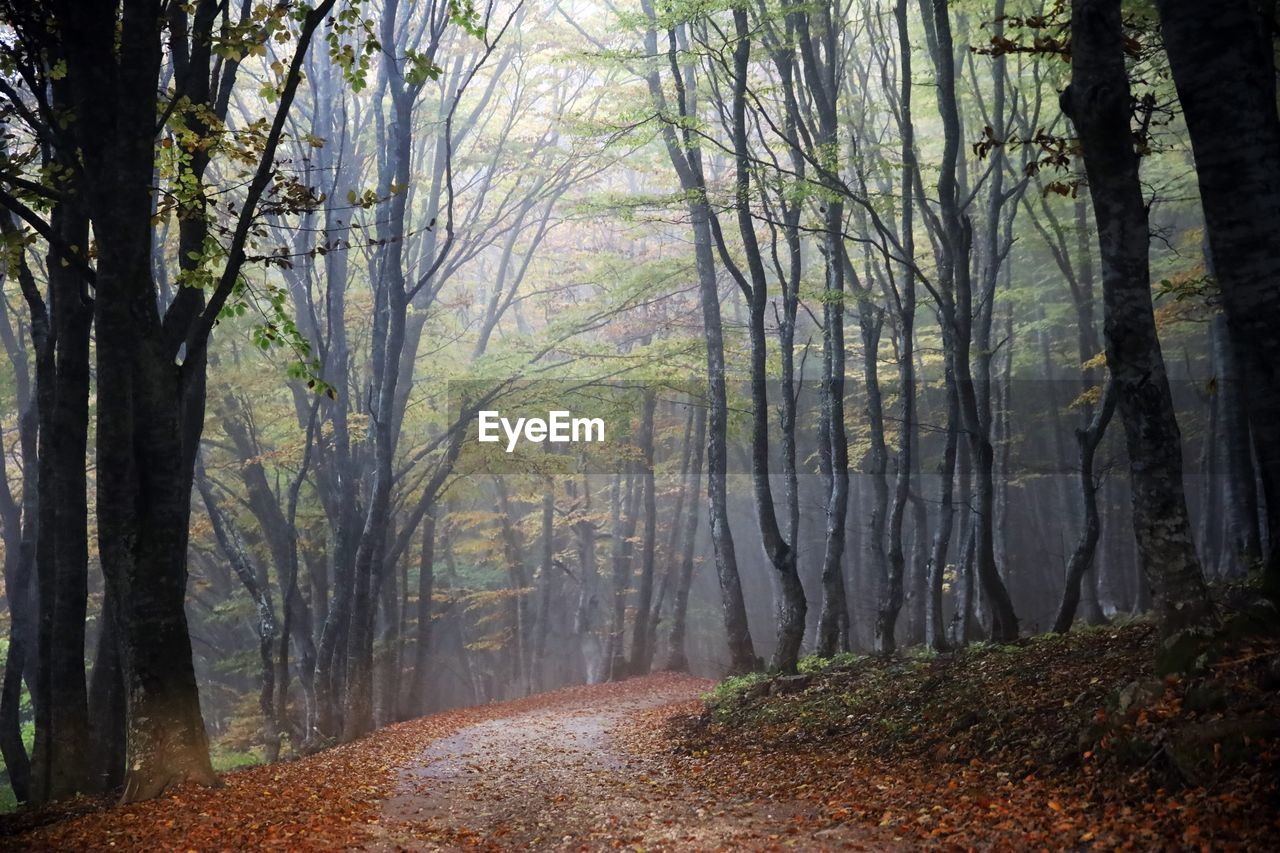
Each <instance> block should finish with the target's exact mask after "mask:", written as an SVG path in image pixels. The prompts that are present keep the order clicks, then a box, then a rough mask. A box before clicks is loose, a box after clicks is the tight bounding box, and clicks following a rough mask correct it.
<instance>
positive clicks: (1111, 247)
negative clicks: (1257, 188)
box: [1062, 0, 1212, 639]
mask: <svg viewBox="0 0 1280 853" xmlns="http://www.w3.org/2000/svg"><path fill="white" fill-rule="evenodd" d="M1071 10H1072V15H1071V17H1072V26H1071V32H1072V51H1073V59H1072V79H1071V85H1070V86H1068V87H1067V89H1066V90H1065V91H1064V92H1063V94H1062V108H1063V111H1064V112H1065V113H1066V114H1067V115H1068V116H1069V117H1070V118H1071V120H1072V122H1073V123H1074V124H1075V127H1076V131H1077V133H1078V134H1079V137H1080V146H1081V149H1082V151H1083V154H1084V161H1085V169H1086V173H1087V175H1088V178H1089V190H1090V195H1091V197H1092V200H1093V209H1094V216H1095V218H1096V220H1097V223H1098V240H1099V251H1100V253H1101V255H1102V258H1103V294H1104V305H1105V308H1106V324H1105V330H1106V351H1107V366H1108V368H1109V369H1110V371H1111V376H1112V380H1113V381H1114V383H1115V389H1116V402H1117V405H1118V407H1119V410H1120V417H1121V421H1122V422H1123V424H1124V428H1125V439H1126V445H1127V447H1128V452H1129V473H1130V483H1131V488H1132V500H1133V523H1134V532H1135V534H1136V538H1137V544H1138V549H1139V553H1140V558H1141V563H1142V569H1143V573H1144V574H1145V575H1146V578H1147V581H1148V583H1149V584H1150V585H1151V589H1152V591H1153V593H1154V596H1155V604H1156V610H1157V617H1158V619H1159V623H1160V632H1161V634H1162V636H1164V637H1165V638H1166V639H1168V638H1171V637H1173V636H1174V635H1175V634H1177V633H1178V632H1180V631H1182V630H1183V629H1187V628H1194V627H1199V626H1202V625H1205V624H1206V623H1208V622H1210V621H1211V620H1212V608H1211V605H1210V602H1209V597H1208V593H1207V591H1206V589H1205V585H1204V579H1203V577H1202V576H1201V573H1200V562H1199V559H1198V558H1197V556H1196V552H1195V545H1194V543H1193V542H1192V539H1191V524H1190V520H1189V519H1188V516H1187V505H1186V498H1185V496H1184V493H1183V484H1182V444H1181V436H1180V434H1179V431H1178V424H1177V421H1176V420H1175V418H1174V410H1173V400H1172V398H1171V396H1170V392H1169V382H1168V378H1167V376H1166V374H1165V367H1164V358H1163V356H1162V354H1161V351H1160V341H1159V338H1158V336H1157V334H1156V325H1155V315H1154V312H1153V309H1152V302H1151V281H1150V276H1149V267H1148V260H1147V254H1148V240H1149V233H1150V232H1149V226H1148V222H1147V208H1146V203H1145V201H1144V199H1143V197H1142V185H1141V183H1140V182H1139V178H1138V154H1137V152H1136V151H1135V150H1134V146H1133V138H1132V134H1131V131H1130V105H1131V100H1130V94H1129V81H1128V77H1127V74H1126V71H1125V53H1124V35H1123V32H1122V26H1121V15H1120V0H1072V4H1071Z"/></svg>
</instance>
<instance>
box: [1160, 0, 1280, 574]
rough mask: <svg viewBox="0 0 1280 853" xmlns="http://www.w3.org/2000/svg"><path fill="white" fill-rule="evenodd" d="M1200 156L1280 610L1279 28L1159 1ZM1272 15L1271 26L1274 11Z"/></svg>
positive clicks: (1230, 5)
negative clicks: (1279, 425)
mask: <svg viewBox="0 0 1280 853" xmlns="http://www.w3.org/2000/svg"><path fill="white" fill-rule="evenodd" d="M1156 7H1157V9H1159V12H1160V24H1161V33H1162V35H1163V36H1164V46H1165V51H1166V52H1167V53H1168V55H1169V66H1170V68H1171V70H1172V71H1173V80H1174V83H1175V84H1176V86H1177V89H1178V100H1179V102H1180V103H1181V105H1182V112H1183V115H1184V116H1185V118H1186V122H1187V132H1188V134H1189V136H1190V138H1191V148H1192V150H1193V152H1194V153H1195V166H1196V178H1197V180H1198V181H1199V184H1200V201H1201V204H1202V206H1203V208H1204V217H1205V229H1206V231H1207V232H1208V237H1209V246H1210V249H1211V251H1212V253H1213V274H1214V276H1215V277H1216V279H1217V282H1218V286H1219V288H1220V290H1221V292H1222V307H1223V310H1224V313H1225V314H1226V317H1227V338H1228V342H1224V345H1225V346H1229V347H1230V348H1231V349H1232V351H1233V358H1234V359H1235V361H1236V362H1237V363H1238V364H1239V367H1240V375H1239V378H1238V379H1235V378H1234V377H1230V378H1227V380H1226V381H1238V382H1241V383H1243V386H1244V387H1245V388H1247V389H1248V392H1247V393H1246V394H1245V395H1244V397H1245V400H1246V407H1247V411H1248V413H1249V423H1250V425H1251V426H1252V431H1251V435H1252V439H1253V444H1254V447H1255V448H1256V452H1257V457H1258V463H1257V464H1258V472H1259V475H1260V477H1261V481H1262V491H1263V495H1264V502H1265V504H1266V521H1267V531H1266V532H1267V539H1268V542H1269V543H1271V544H1270V549H1269V553H1268V557H1267V562H1266V572H1265V578H1266V588H1267V590H1268V592H1269V593H1270V594H1271V595H1272V596H1273V597H1275V598H1277V599H1280V548H1277V547H1276V545H1275V541H1276V537H1277V536H1280V430H1277V429H1276V428H1275V424H1276V423H1277V421H1278V420H1280V336H1278V335H1277V334H1276V329H1277V327H1280V251H1277V250H1276V248H1275V240H1274V224H1275V222H1276V221H1277V220H1280V115H1278V114H1277V111H1276V81H1275V62H1274V47H1273V44H1272V34H1271V30H1272V27H1273V26H1274V23H1273V22H1272V21H1264V20H1263V17H1262V15H1260V13H1259V7H1258V4H1256V3H1251V2H1248V0H1224V2H1221V3H1213V4H1206V3H1196V2H1194V0H1158V2H1157V3H1156ZM1266 14H1268V15H1271V16H1274V10H1272V11H1271V12H1269V13H1266Z"/></svg>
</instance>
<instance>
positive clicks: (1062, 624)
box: [1053, 382, 1116, 634]
mask: <svg viewBox="0 0 1280 853" xmlns="http://www.w3.org/2000/svg"><path fill="white" fill-rule="evenodd" d="M1115 407H1116V394H1115V385H1114V384H1113V383H1111V382H1108V383H1107V386H1106V389H1105V390H1104V391H1103V392H1102V401H1101V403H1100V404H1099V406H1098V410H1097V411H1096V412H1095V413H1094V416H1093V420H1092V421H1090V422H1089V425H1088V427H1086V428H1085V429H1083V430H1077V431H1076V443H1077V444H1078V445H1079V447H1080V467H1079V469H1078V472H1079V476H1080V500H1081V503H1082V505H1083V510H1082V512H1081V518H1082V519H1083V526H1082V527H1081V530H1080V536H1079V539H1078V540H1077V542H1076V547H1075V551H1073V552H1072V554H1071V561H1070V562H1069V563H1067V584H1066V588H1065V589H1064V591H1063V593H1062V603H1061V604H1060V605H1059V607H1058V615H1057V617H1056V618H1055V619H1054V622H1053V630H1054V631H1055V632H1056V633H1058V634H1065V633H1066V632H1067V631H1069V630H1071V623H1072V622H1073V621H1074V620H1075V616H1076V607H1077V606H1079V604H1080V585H1081V583H1082V582H1083V581H1084V580H1085V575H1087V574H1088V572H1089V570H1090V569H1091V568H1093V555H1094V552H1095V551H1096V550H1097V546H1098V536H1099V534H1100V533H1101V529H1102V528H1101V521H1100V519H1099V518H1098V483H1097V480H1096V479H1095V478H1094V475H1093V459H1094V454H1095V453H1096V452H1097V450H1098V445H1099V444H1100V443H1101V442H1102V437H1103V436H1104V435H1105V434H1106V431H1107V424H1108V423H1110V422H1111V415H1112V413H1113V412H1114V411H1115ZM1090 582H1091V583H1092V581H1090Z"/></svg>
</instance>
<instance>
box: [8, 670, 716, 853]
mask: <svg viewBox="0 0 1280 853" xmlns="http://www.w3.org/2000/svg"><path fill="white" fill-rule="evenodd" d="M654 678H655V679H656V680H657V682H658V683H659V684H660V683H661V682H662V679H664V678H680V677H677V676H670V677H667V676H655V677H654ZM687 680H689V681H692V680H691V679H687ZM635 684H636V683H633V682H622V683H618V684H608V685H599V686H595V687H571V688H566V689H564V690H559V691H555V692H552V693H545V694H541V695H538V696H531V697H528V698H525V699H518V700H514V701H510V702H502V703H494V704H490V705H482V706H478V707H474V708H464V709H459V710H456V711H450V712H447V713H443V714H435V715H432V716H429V717H423V718H421V719H417V720H411V721H408V722H404V723H398V724H395V725H392V726H388V727H386V728H384V729H380V730H378V731H377V732H374V733H373V734H372V735H370V736H368V737H366V738H363V739H361V740H358V741H354V742H352V743H349V744H343V745H341V746H337V747H334V748H332V749H329V750H325V751H324V752H320V753H317V754H315V755H311V756H308V757H305V758H301V759H298V760H296V761H283V762H278V763H276V764H268V765H262V766H258V767H252V768H248V769H245V770H237V771H233V772H230V773H226V774H224V775H223V776H222V777H221V778H222V781H223V783H224V784H223V787H221V788H202V787H196V786H187V787H183V788H180V789H177V790H175V791H173V792H171V793H168V794H166V795H165V796H163V797H160V798H159V799H156V800H151V801H149V802H144V803H134V804H131V805H127V806H111V805H110V804H109V803H106V802H103V801H100V800H87V799H83V798H81V799H78V800H76V801H72V802H70V803H63V804H59V805H58V806H56V807H55V808H53V809H49V810H45V811H43V812H39V813H29V814H23V813H19V814H16V815H10V816H7V817H5V818H4V820H3V821H2V822H0V847H3V848H6V849H24V850H83V849H94V850H101V849H105V848H110V849H113V850H126V851H127V850H137V851H157V850H245V849H256V848H277V849H289V850H298V849H308V850H314V849H336V848H346V847H351V846H356V845H359V844H362V843H364V842H365V841H367V839H368V837H369V833H368V827H369V826H370V825H371V824H376V823H377V821H378V820H379V819H381V817H382V803H383V801H384V800H385V799H387V798H388V797H390V796H392V795H393V794H394V793H395V790H396V786H397V782H398V768H400V767H402V766H405V765H409V764H412V763H413V762H415V761H416V760H417V759H418V757H419V755H420V754H421V753H422V752H423V750H424V749H426V748H427V747H428V746H429V745H430V744H431V743H433V742H435V741H437V740H439V739H442V738H446V737H448V736H450V735H452V734H454V733H455V732H457V731H459V730H460V729H463V728H465V727H467V726H472V725H476V724H479V723H484V722H486V721H489V720H497V719H502V718H505V717H510V716H514V715H519V714H521V713H525V712H528V711H530V710H533V709H538V708H554V707H570V706H583V705H589V704H591V703H596V702H600V703H606V704H607V703H608V702H609V701H611V699H612V697H614V696H617V695H625V694H628V693H630V692H634V691H636V690H638V689H645V688H642V687H638V686H635ZM697 684H698V686H699V688H702V687H705V682H697Z"/></svg>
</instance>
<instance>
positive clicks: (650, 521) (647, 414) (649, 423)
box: [627, 388, 658, 675]
mask: <svg viewBox="0 0 1280 853" xmlns="http://www.w3.org/2000/svg"><path fill="white" fill-rule="evenodd" d="M656 404H657V395H656V393H655V392H654V390H653V389H652V388H646V389H645V392H644V401H643V403H642V404H641V412H640V455H641V459H640V464H641V466H643V470H642V471H641V482H642V485H643V488H644V540H643V542H642V543H641V545H640V549H641V550H640V588H639V590H638V595H637V597H636V616H635V624H634V625H633V630H632V634H631V661H630V663H629V664H628V666H627V669H628V671H629V673H630V674H631V675H647V674H648V673H649V668H650V667H651V666H652V664H653V649H652V648H651V647H650V645H649V611H650V609H651V608H652V606H653V572H654V564H655V560H656V559H657V555H656V549H657V544H658V540H657V536H658V503H657V494H656V484H655V482H654V475H653V414H654V407H655V406H656Z"/></svg>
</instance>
